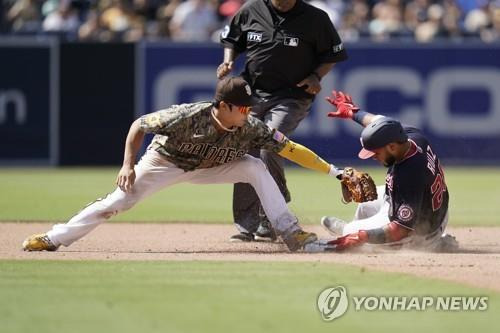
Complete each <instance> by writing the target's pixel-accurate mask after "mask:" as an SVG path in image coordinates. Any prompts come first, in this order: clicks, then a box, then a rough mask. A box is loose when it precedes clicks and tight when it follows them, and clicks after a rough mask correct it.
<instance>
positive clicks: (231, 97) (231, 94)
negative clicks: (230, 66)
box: [215, 76, 254, 106]
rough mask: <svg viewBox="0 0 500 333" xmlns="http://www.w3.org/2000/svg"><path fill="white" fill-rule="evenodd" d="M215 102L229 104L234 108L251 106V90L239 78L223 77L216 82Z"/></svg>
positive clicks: (245, 82)
mask: <svg viewBox="0 0 500 333" xmlns="http://www.w3.org/2000/svg"><path fill="white" fill-rule="evenodd" d="M215 101H216V102H221V101H224V102H226V103H230V104H233V105H236V106H251V105H253V104H254V103H253V99H252V89H250V85H249V84H248V82H247V81H245V80H244V79H243V78H242V77H240V76H233V77H225V78H223V79H222V80H220V81H219V82H217V87H216V88H215Z"/></svg>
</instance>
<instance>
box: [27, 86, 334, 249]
mask: <svg viewBox="0 0 500 333" xmlns="http://www.w3.org/2000/svg"><path fill="white" fill-rule="evenodd" d="M251 104H252V100H251V91H250V87H249V86H248V84H247V82H246V81H244V80H243V79H242V78H239V77H227V78H224V79H222V80H221V81H219V82H218V84H217V87H216V93H215V100H214V101H212V102H198V103H191V104H182V105H173V106H171V107H169V108H167V109H164V110H160V111H158V112H154V113H151V114H147V115H144V116H142V117H140V118H139V119H137V120H136V121H134V122H133V123H132V126H131V127H130V131H129V133H128V136H127V139H126V143H125V154H124V160H123V166H122V168H121V169H120V172H119V173H118V176H117V179H116V183H117V185H118V188H117V189H116V190H115V191H114V192H113V193H110V194H108V195H106V196H105V197H104V198H102V199H98V200H96V201H95V202H93V203H92V204H90V205H88V206H87V207H85V208H84V209H83V210H82V211H80V212H79V213H78V214H77V215H75V216H74V217H72V218H71V219H70V220H69V221H68V222H67V223H66V224H56V225H54V226H53V227H52V229H51V230H49V231H48V232H47V233H45V234H37V235H32V236H30V237H28V238H27V239H26V240H25V241H24V242H23V249H24V250H26V251H43V250H47V251H55V250H57V249H58V248H59V246H61V245H64V246H69V245H71V244H72V243H73V242H75V241H77V240H78V239H80V238H82V237H84V236H85V235H87V234H88V233H89V232H90V231H92V230H93V229H94V228H95V227H97V226H98V225H99V224H101V223H102V222H104V221H106V220H107V219H109V218H110V217H112V216H114V215H116V214H118V213H120V212H123V211H125V210H127V209H130V208H131V207H132V206H134V205H135V204H136V203H138V202H139V201H141V200H143V199H145V198H146V197H147V196H149V195H151V194H153V193H155V192H157V191H159V190H161V189H164V188H167V187H169V186H172V185H175V184H178V183H184V182H187V183H193V184H221V183H238V182H242V183H249V184H251V185H252V186H253V187H254V188H255V191H256V192H257V194H258V196H259V199H260V200H261V202H262V204H263V207H264V210H265V213H266V215H267V216H268V217H269V219H270V221H271V223H272V226H273V228H274V229H275V230H276V232H277V233H278V234H279V235H280V236H281V238H282V239H283V241H284V243H285V244H286V245H287V247H288V249H289V250H290V251H296V250H299V249H301V248H303V246H304V245H305V244H307V243H310V242H313V241H315V240H316V239H317V237H316V235H315V234H314V233H309V232H305V231H303V230H302V228H301V227H300V226H299V224H298V221H297V218H296V217H295V216H294V215H293V214H292V213H291V211H290V210H289V209H288V206H287V204H286V202H285V200H284V199H283V196H282V195H281V192H280V191H279V189H278V186H277V185H276V182H275V181H274V180H273V178H272V177H271V175H270V174H269V172H268V171H267V169H266V167H265V165H264V164H263V162H262V161H261V160H260V159H258V158H254V157H252V156H250V155H248V154H247V152H248V150H249V149H252V148H258V149H268V150H271V151H274V152H277V153H279V154H280V155H281V156H283V157H285V158H287V159H289V160H291V161H294V162H296V163H298V164H300V165H302V166H304V167H306V168H310V169H313V170H317V171H320V172H323V173H326V174H329V175H331V176H334V177H335V176H337V175H338V174H339V173H341V171H340V170H338V169H337V168H336V167H335V166H333V165H331V164H329V163H327V162H325V161H324V160H322V159H321V158H320V157H318V156H317V155H316V154H315V153H313V152H312V151H310V150H309V149H307V148H306V147H303V146H301V145H299V144H297V143H294V142H292V141H290V140H289V139H288V138H287V137H285V136H284V135H283V134H282V133H280V132H279V131H277V130H275V129H271V128H269V127H267V126H266V125H265V124H264V123H263V122H262V121H260V120H258V119H256V118H254V117H252V116H249V113H250V105H251ZM145 133H154V134H156V135H155V137H154V138H153V141H152V143H151V144H150V145H149V147H148V149H147V151H146V153H145V154H144V155H143V156H142V158H141V159H140V161H139V162H138V163H137V164H136V165H135V166H134V164H135V161H136V156H137V152H138V151H139V149H140V147H141V145H142V143H143V139H144V135H145Z"/></svg>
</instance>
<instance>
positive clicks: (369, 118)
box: [326, 90, 383, 127]
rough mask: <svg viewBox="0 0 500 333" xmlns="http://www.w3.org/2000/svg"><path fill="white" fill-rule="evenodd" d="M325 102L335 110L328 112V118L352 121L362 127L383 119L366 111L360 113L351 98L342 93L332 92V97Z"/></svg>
mask: <svg viewBox="0 0 500 333" xmlns="http://www.w3.org/2000/svg"><path fill="white" fill-rule="evenodd" d="M326 101H327V102H328V103H330V104H331V105H333V106H334V107H335V108H336V109H337V110H336V111H332V112H328V117H333V118H343V119H352V120H354V121H355V122H357V123H358V124H360V125H361V126H363V127H366V126H368V125H369V124H371V123H372V122H373V121H375V120H376V119H378V118H380V117H383V116H381V115H374V114H372V113H369V112H366V111H360V108H359V107H358V106H356V105H355V104H354V102H353V101H352V97H351V96H350V95H348V94H345V93H343V92H342V91H335V90H334V91H332V95H331V96H330V97H326Z"/></svg>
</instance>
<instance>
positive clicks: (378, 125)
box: [358, 117, 408, 160]
mask: <svg viewBox="0 0 500 333" xmlns="http://www.w3.org/2000/svg"><path fill="white" fill-rule="evenodd" d="M360 140H361V146H363V149H361V151H360V152H359V154H358V157H359V158H361V159H364V160H365V159H367V158H370V157H372V156H373V155H375V152H374V151H373V150H374V149H377V148H380V147H383V146H385V145H386V144H388V143H391V142H404V141H406V140H408V135H406V133H405V131H404V129H403V126H401V123H400V122H399V121H397V120H394V119H392V118H389V117H382V118H379V119H377V120H375V121H374V122H372V123H371V124H369V125H368V126H366V127H365V128H364V129H363V131H362V132H361V138H360Z"/></svg>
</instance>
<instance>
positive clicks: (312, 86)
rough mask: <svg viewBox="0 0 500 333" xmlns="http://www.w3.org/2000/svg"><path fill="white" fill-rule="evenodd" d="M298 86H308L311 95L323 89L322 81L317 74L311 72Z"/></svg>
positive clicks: (307, 89)
mask: <svg viewBox="0 0 500 333" xmlns="http://www.w3.org/2000/svg"><path fill="white" fill-rule="evenodd" d="M297 87H306V89H305V91H306V92H307V93H308V94H311V95H316V94H318V93H319V92H320V91H321V83H320V82H319V79H318V77H317V76H316V75H315V74H311V75H309V76H308V77H306V78H305V79H304V80H302V81H300V82H299V83H297Z"/></svg>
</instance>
